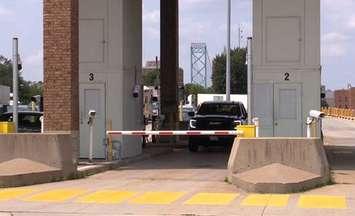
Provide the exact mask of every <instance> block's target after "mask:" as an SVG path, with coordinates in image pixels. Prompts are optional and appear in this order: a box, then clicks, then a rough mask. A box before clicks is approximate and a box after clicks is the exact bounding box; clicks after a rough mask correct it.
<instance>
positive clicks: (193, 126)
mask: <svg viewBox="0 0 355 216" xmlns="http://www.w3.org/2000/svg"><path fill="white" fill-rule="evenodd" d="M196 127H197V121H196V120H195V119H191V120H190V128H196Z"/></svg>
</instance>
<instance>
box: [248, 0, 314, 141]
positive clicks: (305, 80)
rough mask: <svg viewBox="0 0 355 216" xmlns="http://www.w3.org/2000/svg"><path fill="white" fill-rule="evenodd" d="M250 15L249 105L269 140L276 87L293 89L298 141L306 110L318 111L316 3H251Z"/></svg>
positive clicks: (305, 0)
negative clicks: (297, 112) (296, 100)
mask: <svg viewBox="0 0 355 216" xmlns="http://www.w3.org/2000/svg"><path fill="white" fill-rule="evenodd" d="M253 14H254V16H253V31H254V32H253V71H254V78H253V84H254V91H255V92H254V100H253V104H254V114H255V115H256V116H258V117H260V118H261V133H262V135H264V136H273V135H274V129H275V124H277V123H278V122H277V116H276V115H277V113H276V110H277V109H276V105H275V103H274V102H275V101H277V100H275V98H276V97H277V94H276V93H275V91H274V89H275V86H276V85H278V84H286V85H287V84H289V85H290V86H292V85H295V84H298V85H299V86H300V87H301V100H300V103H301V117H302V118H301V121H300V122H299V123H298V124H299V125H298V126H297V127H300V128H301V132H302V134H299V136H303V135H305V133H306V128H305V124H304V121H305V119H306V117H307V115H308V113H309V111H310V110H311V109H317V110H318V109H320V86H321V71H320V70H321V67H320V0H253ZM286 73H288V75H289V80H285V78H286V76H287V74H286ZM290 122H291V121H290ZM291 124H292V123H290V125H291ZM290 128H292V127H290ZM287 135H288V134H285V136H287Z"/></svg>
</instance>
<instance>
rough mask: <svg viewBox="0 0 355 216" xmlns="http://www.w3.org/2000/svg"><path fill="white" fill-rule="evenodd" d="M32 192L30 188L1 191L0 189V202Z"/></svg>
mask: <svg viewBox="0 0 355 216" xmlns="http://www.w3.org/2000/svg"><path fill="white" fill-rule="evenodd" d="M33 192H35V190H34V189H30V188H11V189H2V190H1V189H0V201H8V200H12V199H16V198H19V197H21V196H25V195H28V194H30V193H33Z"/></svg>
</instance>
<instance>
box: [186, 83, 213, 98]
mask: <svg viewBox="0 0 355 216" xmlns="http://www.w3.org/2000/svg"><path fill="white" fill-rule="evenodd" d="M184 89H185V96H188V95H197V94H207V93H211V89H209V88H207V89H206V88H205V87H203V86H202V85H198V84H193V83H188V84H186V85H185V87H184Z"/></svg>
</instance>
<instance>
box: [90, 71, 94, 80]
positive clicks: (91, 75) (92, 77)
mask: <svg viewBox="0 0 355 216" xmlns="http://www.w3.org/2000/svg"><path fill="white" fill-rule="evenodd" d="M94 79H95V76H94V74H93V73H90V74H89V81H94Z"/></svg>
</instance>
